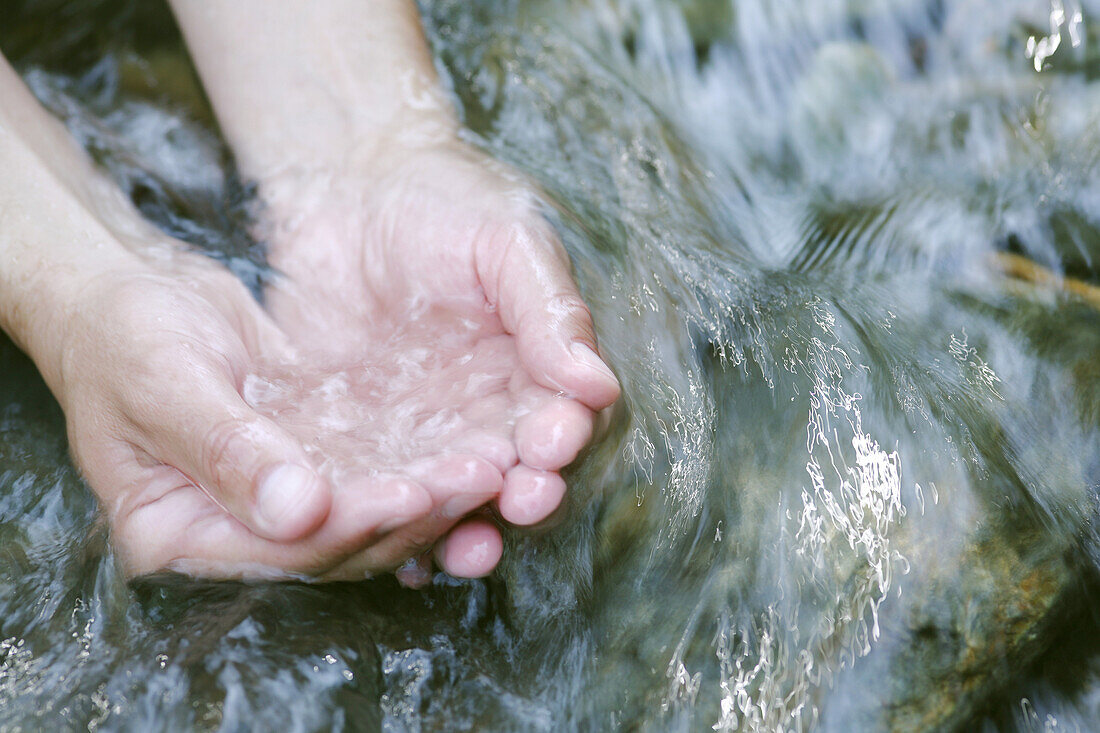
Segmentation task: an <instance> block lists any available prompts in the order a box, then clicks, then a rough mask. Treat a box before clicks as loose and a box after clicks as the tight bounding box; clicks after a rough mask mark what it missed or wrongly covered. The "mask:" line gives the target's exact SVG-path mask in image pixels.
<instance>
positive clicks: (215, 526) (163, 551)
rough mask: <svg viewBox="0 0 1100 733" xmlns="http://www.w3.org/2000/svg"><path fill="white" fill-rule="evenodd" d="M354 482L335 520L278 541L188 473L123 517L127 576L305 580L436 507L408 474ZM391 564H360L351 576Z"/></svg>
mask: <svg viewBox="0 0 1100 733" xmlns="http://www.w3.org/2000/svg"><path fill="white" fill-rule="evenodd" d="M357 489H358V490H357V491H341V492H337V493H336V495H335V496H334V501H333V511H332V513H331V515H330V519H329V521H328V522H326V523H325V525H324V526H323V527H321V529H319V530H318V531H317V532H316V533H314V534H313V535H311V536H310V537H308V538H306V539H304V540H299V541H297V542H278V541H272V540H269V539H265V538H263V537H259V536H257V535H255V534H253V533H252V532H251V531H250V530H249V529H248V528H247V527H245V526H244V525H243V524H242V523H241V522H239V521H237V520H236V519H235V518H234V517H232V516H230V515H228V514H226V513H225V512H224V511H223V510H222V509H221V508H220V507H218V506H217V505H216V504H214V502H213V501H212V500H211V499H210V498H209V497H208V496H207V495H205V494H204V493H202V492H201V491H200V490H199V489H198V488H197V487H195V486H194V485H192V484H190V483H189V482H187V481H186V479H184V480H183V482H181V485H180V487H179V488H178V489H177V490H176V491H173V492H169V493H167V494H165V495H164V496H163V497H162V499H160V500H158V501H157V502H154V503H152V504H148V505H145V506H143V507H141V508H139V509H137V510H136V511H134V512H132V513H131V514H130V515H128V516H127V517H125V518H124V519H123V520H122V521H120V522H118V523H117V524H116V530H115V534H114V540H115V544H116V546H117V547H119V548H120V556H121V557H123V558H124V561H125V562H124V567H125V568H126V570H127V573H128V574H130V575H139V574H144V573H149V572H154V571H157V570H162V569H165V568H168V569H173V570H177V571H179V572H184V573H187V574H189V575H194V576H197V577H211V578H241V579H260V578H269V579H275V578H307V579H308V578H311V577H313V576H316V575H319V574H322V573H324V572H326V571H329V570H330V569H332V568H333V567H336V566H339V565H340V564H341V563H342V562H344V561H345V560H346V558H347V557H348V556H350V555H351V554H353V553H354V552H357V551H359V550H361V548H362V547H363V546H364V545H366V544H370V543H372V542H374V541H377V539H378V538H379V537H380V536H381V535H383V534H384V533H385V532H387V531H393V530H392V528H393V527H395V526H403V525H405V524H410V523H415V522H416V521H417V520H418V519H420V518H421V517H423V516H425V515H427V514H428V513H429V512H430V510H431V498H430V497H429V495H428V494H427V492H426V491H425V490H424V489H422V488H420V487H419V486H417V485H416V484H415V483H414V482H412V481H409V480H408V479H403V478H394V477H375V478H373V479H372V480H371V483H370V484H369V485H366V484H364V485H361V486H359V487H357ZM390 569H391V568H389V567H379V568H369V569H364V568H360V569H359V570H358V574H357V575H356V576H354V577H355V578H356V579H362V578H363V577H369V575H370V574H371V572H372V571H373V572H383V571H388V570H390ZM351 577H352V576H344V577H343V579H351Z"/></svg>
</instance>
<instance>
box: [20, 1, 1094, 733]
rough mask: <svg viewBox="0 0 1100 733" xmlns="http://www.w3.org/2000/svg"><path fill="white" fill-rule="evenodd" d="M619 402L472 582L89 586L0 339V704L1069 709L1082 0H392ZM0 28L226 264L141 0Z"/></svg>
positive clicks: (1086, 381)
mask: <svg viewBox="0 0 1100 733" xmlns="http://www.w3.org/2000/svg"><path fill="white" fill-rule="evenodd" d="M423 9H424V14H425V25H426V29H427V32H428V35H429V38H430V40H431V42H432V45H433V49H434V52H435V54H436V58H437V60H438V65H439V68H440V69H441V72H442V74H443V76H444V78H445V80H446V82H447V83H448V85H449V86H450V88H451V89H452V90H453V93H454V95H455V97H456V99H457V102H458V104H459V107H460V110H461V114H462V118H463V120H464V121H465V123H466V126H467V132H466V134H467V135H468V136H469V138H470V139H471V140H472V141H473V142H474V143H476V144H477V145H479V146H481V147H483V148H485V149H486V150H488V151H490V152H491V153H492V154H493V155H495V156H497V157H499V158H501V159H503V160H507V161H509V162H510V163H512V164H514V165H516V166H518V167H519V168H521V169H522V170H524V171H526V172H528V173H529V174H531V175H532V176H533V177H534V178H535V179H536V180H537V181H538V182H539V183H540V184H541V185H542V186H543V187H544V189H545V191H546V192H547V195H548V198H549V199H550V201H551V202H552V204H553V205H552V207H551V208H552V210H551V211H549V212H548V216H549V217H550V218H551V220H552V221H553V223H554V224H555V226H556V227H557V229H558V231H559V232H560V234H561V236H562V238H563V240H564V241H565V243H566V245H567V247H568V249H569V250H570V253H571V254H572V256H573V258H574V262H575V265H576V269H577V276H578V279H579V281H580V283H581V285H582V289H583V291H584V293H585V296H586V298H587V299H588V302H589V303H590V304H591V306H592V309H593V313H594V317H595V319H596V322H597V325H598V328H599V331H600V336H601V346H602V348H603V350H604V352H605V353H606V354H607V355H608V357H609V359H610V361H611V363H612V364H613V365H614V367H615V369H616V371H617V372H618V374H619V376H620V379H621V381H622V384H623V398H622V400H621V403H620V404H619V405H618V406H617V408H616V410H615V413H614V415H613V419H612V423H611V428H610V430H609V432H608V433H607V434H606V435H605V436H604V437H603V438H602V439H601V440H600V441H599V442H598V443H596V444H595V445H593V446H592V447H591V449H589V450H588V451H586V453H585V454H584V455H582V457H581V459H580V460H578V462H577V463H576V464H574V466H573V467H572V468H571V469H570V470H569V471H568V472H567V479H568V481H569V483H570V486H571V490H570V493H569V496H568V500H567V503H568V506H567V508H566V510H565V511H563V512H562V513H561V516H559V517H558V518H557V521H556V522H555V523H554V524H553V526H547V527H542V528H537V529H533V530H524V531H518V530H511V531H508V532H507V534H506V548H505V556H504V560H503V562H502V564H501V566H500V568H499V570H498V571H497V572H496V573H495V574H494V575H493V576H492V577H490V578H488V579H486V580H483V581H456V580H453V579H450V578H448V577H446V576H445V575H442V574H439V575H437V576H436V577H435V579H434V581H433V582H432V583H431V585H430V586H429V587H428V588H426V589H424V590H422V591H410V590H407V589H403V588H401V587H399V586H398V585H397V583H396V582H395V581H393V580H392V579H388V578H384V579H378V580H375V581H370V582H363V583H355V584H337V585H332V586H310V585H304V584H238V583H198V582H194V581H190V580H188V579H186V578H183V577H158V578H151V579H145V580H141V581H138V582H134V583H130V584H128V583H126V581H125V579H124V578H123V577H122V576H121V575H120V573H119V572H118V570H117V567H116V563H115V560H114V558H113V556H112V553H111V549H110V544H109V537H108V535H107V532H106V530H105V529H104V528H103V527H102V526H101V524H100V523H99V522H98V521H97V519H96V508H95V503H94V500H93V499H92V497H91V495H90V493H89V492H88V491H87V490H86V489H85V488H84V487H83V486H82V484H81V482H80V479H79V477H78V476H77V475H76V472H75V471H74V469H73V468H72V467H71V465H70V463H69V461H68V458H67V456H66V441H65V434H64V423H63V418H62V415H61V413H60V410H59V408H58V407H57V406H56V404H55V403H54V402H53V400H52V399H51V397H50V396H49V393H48V391H47V390H46V388H45V387H44V385H43V384H42V383H41V382H40V380H39V379H38V377H37V375H36V374H35V371H34V368H33V365H31V364H30V362H29V361H27V360H26V359H25V357H23V356H22V355H21V354H20V353H19V352H18V351H17V349H16V348H15V347H14V346H12V345H11V344H10V343H9V342H7V341H4V342H3V343H2V344H0V362H2V364H3V378H2V380H0V731H20V730H39V729H42V730H69V729H72V730H76V729H80V730H84V729H87V730H98V729H104V730H150V729H166V730H179V729H195V730H245V729H260V730H266V729H271V730H275V729H278V730H329V729H346V730H375V729H377V728H378V727H379V726H382V727H383V728H385V729H387V730H393V731H419V730H483V729H498V730H570V729H572V730H654V731H657V730H660V731H665V730H685V731H688V730H709V729H712V728H713V729H714V730H809V729H818V730H826V731H851V730H897V731H909V730H922V729H948V730H950V729H954V730H982V729H988V730H1027V731H1031V730H1086V731H1087V730H1100V616H1098V614H1097V611H1096V607H1097V601H1100V583H1098V572H1097V571H1098V569H1100V542H1098V539H1100V538H1098V537H1097V531H1096V527H1097V519H1098V516H1097V513H1098V510H1100V504H1098V494H1100V430H1098V428H1100V297H1098V296H1097V293H1100V290H1097V289H1096V288H1097V287H1100V83H1098V80H1097V79H1098V77H1100V24H1095V23H1094V21H1096V20H1097V19H1100V3H1096V2H1088V3H1078V2H1077V1H1076V0H1006V1H1004V2H992V1H989V2H978V1H975V0H738V1H736V2H733V1H732V0H683V1H682V2H672V1H671V0H590V1H589V2H583V1H581V0H575V1H571V2H554V3H550V2H542V3H539V2H535V1H534V0H531V1H530V2H515V1H508V2H489V1H488V0H485V1H478V2H469V1H463V0H437V1H436V2H431V3H425V4H424V8H423ZM0 49H3V51H4V53H5V54H6V55H7V56H8V57H9V58H10V59H11V60H12V62H13V63H14V64H15V65H16V67H17V68H18V69H19V70H20V72H21V73H22V74H23V76H24V79H25V80H26V81H27V83H28V84H29V85H30V86H31V88H32V89H33V91H34V92H35V93H36V94H37V95H38V96H39V98H40V99H41V100H42V101H43V103H44V104H46V106H47V107H49V108H50V109H51V110H52V111H53V112H54V113H55V114H57V115H58V116H60V117H62V118H63V119H64V120H65V121H66V123H67V124H68V126H69V128H70V130H71V131H72V132H73V134H74V135H75V136H76V137H77V138H78V139H79V140H80V142H81V143H82V144H83V145H84V146H85V147H86V148H87V149H88V150H89V151H90V152H91V153H92V154H93V156H94V157H95V158H96V159H97V160H98V161H99V162H100V163H101V164H102V165H103V166H104V167H105V168H106V169H107V170H108V171H109V172H110V173H111V175H112V176H114V178H115V179H116V180H118V181H119V182H120V184H121V185H122V186H123V187H124V188H125V190H126V191H127V192H128V193H129V194H130V196H131V197H132V198H133V199H134V200H135V201H136V202H137V204H138V205H139V207H140V208H141V210H142V211H143V212H144V214H145V215H146V216H147V217H148V218H150V219H151V220H153V221H154V222H156V223H157V224H158V225H159V226H161V227H162V228H164V229H166V230H167V231H169V232H170V233H172V234H173V235H175V236H178V237H180V238H183V239H186V240H188V241H191V242H194V243H195V244H197V245H199V246H201V247H204V248H205V249H207V250H208V251H209V252H210V253H211V256H214V257H217V258H219V259H221V260H223V261H225V262H226V263H227V264H229V265H230V267H232V268H233V269H234V271H235V272H236V273H237V274H238V275H240V276H241V277H242V279H244V280H245V282H247V283H248V284H249V285H250V286H252V287H253V289H254V290H255V291H256V292H257V293H259V292H260V290H261V289H262V284H263V281H264V278H265V276H266V269H265V265H264V257H263V249H262V247H260V246H258V245H255V244H253V243H252V242H251V241H250V239H249V237H248V235H247V203H248V199H249V195H250V191H249V189H248V187H247V186H245V185H242V184H241V182H240V181H238V180H237V179H236V178H235V176H234V174H233V172H232V166H231V163H230V161H229V158H228V154H227V151H226V149H225V147H224V144H223V143H222V142H221V140H220V138H219V137H218V132H217V129H216V126H215V125H214V123H213V121H212V116H211V113H210V111H209V108H208V107H207V106H206V103H205V101H204V99H203V97H202V95H201V92H200V91H199V87H198V86H197V82H196V80H195V77H194V74H193V72H192V70H191V68H190V66H189V62H188V60H187V57H186V54H185V51H184V49H183V46H182V42H181V41H180V39H179V36H178V32H177V31H176V29H175V26H174V24H173V22H172V20H171V16H170V14H169V12H168V10H167V8H166V7H165V6H164V5H162V4H161V3H159V2H158V3H139V2H137V1H136V0H127V1H122V0H81V1H80V2H61V1H60V0H2V1H0Z"/></svg>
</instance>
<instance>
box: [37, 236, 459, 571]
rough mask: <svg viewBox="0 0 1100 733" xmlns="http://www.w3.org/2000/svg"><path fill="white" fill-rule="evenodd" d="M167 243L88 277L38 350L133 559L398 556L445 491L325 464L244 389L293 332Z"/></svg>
mask: <svg viewBox="0 0 1100 733" xmlns="http://www.w3.org/2000/svg"><path fill="white" fill-rule="evenodd" d="M176 245H177V246H180V247H181V246H182V245H178V243H176ZM158 252H159V256H158V257H159V258H158V260H157V261H149V260H148V259H144V260H143V259H140V258H134V257H131V258H126V264H125V266H115V267H113V268H112V269H111V270H110V271H109V272H103V273H97V274H96V276H95V277H91V278H89V279H88V282H87V283H86V285H85V287H83V288H81V289H79V290H77V291H74V292H73V293H72V295H71V297H70V298H69V299H68V303H67V307H66V309H65V311H64V313H65V315H64V317H60V318H58V319H55V320H54V321H53V323H54V324H55V334H56V338H55V341H54V345H53V346H52V347H51V348H49V349H48V350H41V351H39V355H40V356H42V355H44V354H47V353H48V354H52V355H55V357H56V359H55V357H54V356H50V357H49V359H50V360H51V362H53V363H51V364H50V365H48V366H49V368H48V369H46V371H47V373H51V374H56V375H58V377H57V379H55V380H53V381H54V384H52V385H51V386H52V387H53V388H54V390H55V393H56V394H57V395H58V398H59V400H60V401H61V403H62V406H63V408H64V410H65V415H66V418H67V421H68V432H69V437H70V444H71V448H72V451H73V454H74V456H75V458H76V461H77V463H78V465H79V466H80V468H81V470H82V472H83V473H84V475H85V477H86V479H87V480H88V482H89V483H90V484H91V486H92V487H93V489H94V490H95V492H96V494H97V495H98V497H99V499H100V501H101V504H102V506H103V508H104V509H105V511H106V514H107V516H108V519H109V521H110V526H111V536H112V542H113V545H114V547H115V549H116V551H117V553H118V555H119V557H120V559H121V560H122V563H123V565H124V566H125V568H126V570H127V572H128V573H130V574H143V573H148V572H153V571H157V570H161V569H172V570H177V571H180V572H185V573H188V574H192V575H197V576H206V577H217V578H233V577H244V578H285V577H301V578H322V579H356V578H358V579H361V578H363V577H364V575H366V574H369V573H376V572H385V571H391V570H393V569H394V568H395V567H397V566H398V565H399V564H400V563H401V562H402V561H404V560H405V559H406V558H407V557H408V555H407V554H402V553H401V552H396V553H395V550H399V549H400V548H402V547H405V546H408V545H409V544H410V542H411V541H412V540H413V539H415V540H416V541H418V542H421V543H426V542H430V541H433V540H434V539H435V537H414V538H412V539H410V537H411V535H410V533H409V532H408V531H407V530H408V528H409V527H410V525H412V526H414V527H415V524H416V523H417V522H419V521H421V520H422V518H423V517H426V516H428V515H430V514H431V513H432V512H433V511H435V510H436V509H437V507H436V501H438V500H446V499H448V498H450V496H449V495H448V494H447V491H436V492H435V493H429V487H431V486H432V485H431V483H430V481H429V482H427V483H421V482H420V481H419V480H418V479H417V478H416V477H414V476H412V475H410V472H409V471H404V472H402V471H392V472H387V471H374V472H371V473H370V474H369V475H352V474H349V473H346V472H345V473H343V474H340V475H338V476H334V475H333V474H332V472H331V471H328V468H329V467H321V468H323V469H324V470H319V467H318V466H317V465H316V464H315V462H314V460H313V458H312V456H311V455H310V452H309V451H308V450H307V446H305V445H303V442H302V441H301V440H300V439H299V438H298V437H297V436H295V435H294V434H293V433H292V432H289V431H288V430H287V429H285V428H284V426H282V425H280V424H279V423H278V422H277V421H273V420H272V419H270V418H268V417H266V416H264V415H262V414H260V413H259V412H257V411H256V410H255V409H254V408H253V407H251V406H250V405H249V404H247V403H246V401H245V400H244V399H243V397H242V392H243V391H244V390H245V388H246V381H247V375H248V374H250V373H253V372H255V371H256V370H257V369H258V365H259V364H264V363H286V362H287V361H289V360H290V359H291V355H292V353H293V350H292V349H291V348H290V347H289V345H288V343H287V340H286V338H285V336H284V334H282V333H281V332H280V331H279V329H278V328H277V327H276V326H275V325H274V324H273V323H272V322H271V320H270V319H269V317H268V316H267V315H266V314H265V313H264V312H263V311H262V310H261V308H260V307H259V305H258V304H257V303H256V302H255V301H254V300H253V299H252V297H251V295H250V294H249V293H248V292H247V291H246V290H245V288H244V287H243V286H242V285H241V284H240V282H239V281H237V280H236V279H235V278H234V277H233V276H232V275H231V274H230V273H228V272H227V271H225V270H224V268H222V267H221V266H219V265H217V264H216V263H214V262H212V261H210V260H207V259H206V258H205V257H202V256H201V255H197V254H191V253H186V252H182V251H178V250H177V249H176V247H175V246H165V247H164V248H163V249H162V250H158ZM40 325H43V324H40ZM300 413H301V414H300V415H299V417H301V418H303V419H305V418H309V419H311V420H312V421H313V422H314V423H317V422H320V421H321V419H322V416H320V415H316V416H310V415H309V414H308V413H309V406H308V405H305V406H302V407H301V409H300ZM413 468H414V469H420V470H422V469H423V467H422V466H420V467H413ZM472 476H473V478H471V480H474V478H476V470H475V471H474V472H473V474H472ZM334 477H335V478H338V479H339V480H337V481H334V480H332V479H333V478H334ZM464 488H465V486H461V485H457V484H456V485H452V486H450V487H449V489H448V490H450V491H452V492H455V493H461V491H462V490H463V489H464ZM415 531H416V530H415V528H414V530H413V533H412V534H415ZM395 537H397V538H399V539H396V540H395Z"/></svg>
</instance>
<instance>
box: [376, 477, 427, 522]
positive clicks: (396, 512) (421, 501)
mask: <svg viewBox="0 0 1100 733" xmlns="http://www.w3.org/2000/svg"><path fill="white" fill-rule="evenodd" d="M380 491H381V493H382V494H383V496H384V497H385V500H386V502H387V504H388V506H387V507H386V514H387V515H388V516H389V518H388V519H386V520H385V521H383V522H381V523H380V524H379V525H378V530H377V531H378V533H379V534H388V533H389V532H393V531H394V530H396V529H399V528H400V527H404V526H405V525H407V524H411V523H412V522H415V521H417V520H419V519H423V518H424V517H427V516H428V515H429V514H431V513H432V507H433V504H434V502H433V500H432V495H431V494H430V493H429V492H428V490H427V489H425V488H424V487H423V486H421V485H420V484H418V483H416V482H415V481H410V480H409V479H406V478H392V479H389V480H387V481H385V482H384V483H383V484H382V486H381V487H380ZM376 511H377V509H376Z"/></svg>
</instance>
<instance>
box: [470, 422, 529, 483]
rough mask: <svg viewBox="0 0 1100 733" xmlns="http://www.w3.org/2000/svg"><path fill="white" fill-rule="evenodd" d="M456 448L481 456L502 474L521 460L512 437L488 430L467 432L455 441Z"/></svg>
mask: <svg viewBox="0 0 1100 733" xmlns="http://www.w3.org/2000/svg"><path fill="white" fill-rule="evenodd" d="M455 448H457V449H458V450H462V451H468V452H470V453H474V454H476V455H478V456H481V457H482V458H484V459H485V460H487V461H488V462H489V463H491V464H493V467H494V468H496V469H497V470H498V471H500V472H501V473H502V474H503V473H504V472H505V471H507V470H508V469H509V468H511V467H512V466H514V465H516V462H517V461H518V460H519V458H518V457H517V455H516V444H515V443H514V442H513V441H512V440H511V439H510V438H508V437H506V436H504V435H500V434H497V433H493V432H490V431H488V430H474V431H470V432H469V433H466V434H465V435H463V436H461V437H460V438H458V439H457V440H456V441H455Z"/></svg>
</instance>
